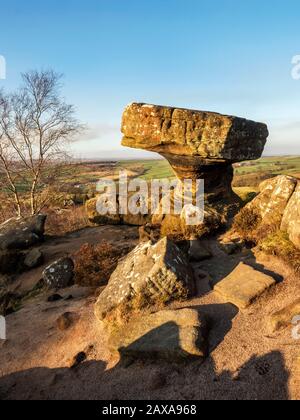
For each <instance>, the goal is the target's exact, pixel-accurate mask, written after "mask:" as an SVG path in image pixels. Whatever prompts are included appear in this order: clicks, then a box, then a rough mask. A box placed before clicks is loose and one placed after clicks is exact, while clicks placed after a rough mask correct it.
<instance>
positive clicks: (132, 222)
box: [85, 197, 151, 226]
mask: <svg viewBox="0 0 300 420" xmlns="http://www.w3.org/2000/svg"><path fill="white" fill-rule="evenodd" d="M97 200H98V197H95V198H92V199H91V200H88V201H87V202H86V204H85V208H86V214H87V216H88V219H89V221H90V222H91V223H92V224H95V225H129V226H143V225H146V224H147V223H149V222H150V221H151V215H147V214H146V215H144V214H137V215H133V214H130V213H129V214H120V213H119V211H117V213H116V214H110V213H108V214H107V215H101V214H100V213H99V212H98V210H97ZM117 208H118V206H117Z"/></svg>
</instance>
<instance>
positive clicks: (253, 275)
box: [214, 263, 276, 309]
mask: <svg viewBox="0 0 300 420" xmlns="http://www.w3.org/2000/svg"><path fill="white" fill-rule="evenodd" d="M275 283H276V282H275V280H274V279H273V277H270V276H268V275H266V274H264V273H261V272H260V271H257V270H255V269H254V268H252V267H250V266H249V265H246V264H244V263H240V264H239V265H238V266H237V268H236V269H235V270H233V272H232V273H230V274H229V276H227V277H226V278H225V279H224V280H222V281H221V282H220V283H218V284H217V285H216V286H215V287H214V290H215V292H217V293H218V294H220V295H221V296H222V298H223V299H224V300H225V301H226V302H228V303H232V304H233V305H235V306H237V307H238V308H239V309H246V308H247V307H248V306H250V305H251V303H252V302H253V301H254V300H255V299H256V298H258V297H259V296H260V295H262V294H263V293H264V292H265V291H266V290H268V289H269V288H270V287H271V286H273V285H274V284H275Z"/></svg>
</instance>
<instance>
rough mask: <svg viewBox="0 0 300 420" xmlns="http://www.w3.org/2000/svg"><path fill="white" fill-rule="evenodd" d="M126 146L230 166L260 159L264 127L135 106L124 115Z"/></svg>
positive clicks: (184, 111) (207, 114) (201, 113)
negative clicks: (234, 163) (226, 162)
mask: <svg viewBox="0 0 300 420" xmlns="http://www.w3.org/2000/svg"><path fill="white" fill-rule="evenodd" d="M122 133H123V134H124V138H123V141H122V144H123V146H128V147H134V148H140V149H146V150H152V151H154V152H158V153H161V154H166V153H167V154H171V155H177V156H200V157H202V158H204V159H213V160H214V159H217V160H219V159H221V160H226V161H231V162H238V161H243V160H251V159H257V158H259V157H260V156H261V154H262V152H263V149H264V146H265V144H266V140H267V137H268V134H269V133H268V128H267V126H266V125H265V124H261V123H256V122H253V121H248V120H246V119H243V118H237V117H233V116H227V115H221V114H217V113H212V112H204V111H194V110H188V109H177V108H172V107H166V106H157V105H147V104H139V103H133V104H131V105H129V106H128V107H127V108H126V109H125V112H124V114H123V120H122Z"/></svg>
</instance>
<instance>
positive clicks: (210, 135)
mask: <svg viewBox="0 0 300 420" xmlns="http://www.w3.org/2000/svg"><path fill="white" fill-rule="evenodd" d="M122 133H123V135H124V137H123V140H122V145H123V146H127V147H133V148H139V149H145V150H149V151H152V152H157V153H160V154H161V155H162V156H163V157H165V158H166V159H167V160H168V161H169V162H170V164H171V166H172V168H173V169H174V172H175V174H176V175H177V177H178V179H179V180H180V181H181V184H183V181H184V180H193V181H194V186H193V190H194V191H193V192H195V191H196V187H195V181H196V180H203V181H204V188H205V194H204V199H205V211H206V215H207V214H208V215H211V214H213V211H214V210H216V211H217V212H218V213H219V216H218V217H214V223H211V222H210V221H211V217H210V218H209V219H207V218H206V220H204V222H198V225H195V226H196V227H195V228H193V229H191V231H190V232H189V229H186V224H185V223H184V221H183V220H182V215H178V214H171V215H167V218H165V217H163V218H162V220H163V221H164V223H163V224H164V226H163V227H162V234H163V235H164V234H166V235H168V236H170V237H172V235H173V231H174V229H173V228H172V229H171V230H170V231H169V230H168V227H169V226H172V225H173V226H174V225H177V226H180V225H181V226H183V227H182V228H181V227H179V230H178V232H177V234H180V232H181V233H182V234H183V236H185V237H186V239H191V238H193V237H201V236H202V235H203V234H205V233H207V231H209V232H211V231H213V230H215V229H217V228H219V227H220V225H221V224H222V223H223V222H225V223H226V221H227V219H228V218H229V217H230V216H231V215H232V214H233V213H235V212H236V211H237V210H238V208H239V205H240V200H239V198H238V197H237V196H236V194H235V193H234V192H233V190H232V187H231V184H232V180H233V168H232V164H233V163H234V162H240V161H244V160H251V159H258V158H259V157H261V155H262V152H263V149H264V146H265V144H266V141H267V137H268V129H267V126H266V125H265V124H262V123H256V122H253V121H248V120H246V119H242V118H237V117H233V116H227V115H220V114H216V113H211V112H203V111H193V110H188V109H176V108H171V107H163V106H156V105H147V104H138V103H133V104H131V105H129V106H128V107H127V108H126V109H125V111H124V114H123V120H122ZM175 193H176V191H175ZM181 194H182V193H181ZM181 199H182V196H181ZM169 216H171V218H170V217H169ZM155 219H157V217H156V216H155ZM165 219H167V220H165ZM175 219H177V220H175ZM215 222H217V223H215ZM152 223H153V224H156V220H154V219H153V220H152ZM200 225H201V226H200ZM179 236H180V235H179ZM187 236H188V237H187Z"/></svg>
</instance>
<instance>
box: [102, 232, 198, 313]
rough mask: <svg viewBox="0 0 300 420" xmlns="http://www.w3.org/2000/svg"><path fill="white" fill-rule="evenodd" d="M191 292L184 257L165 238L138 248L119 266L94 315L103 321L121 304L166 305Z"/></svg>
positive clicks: (192, 286) (189, 271) (191, 279)
mask: <svg viewBox="0 0 300 420" xmlns="http://www.w3.org/2000/svg"><path fill="white" fill-rule="evenodd" d="M194 292H195V283H194V273H193V270H192V268H191V267H190V266H189V263H188V261H187V258H186V256H185V254H184V253H183V252H182V251H180V249H179V248H178V247H177V246H176V245H175V244H174V243H173V242H172V241H170V240H168V239H167V238H164V239H161V240H160V241H159V242H158V243H156V244H155V245H153V244H152V243H151V242H147V243H142V244H140V245H139V246H137V247H136V248H135V249H134V250H133V251H132V252H131V253H130V254H128V255H127V256H126V257H125V258H124V259H123V260H122V261H121V262H120V263H119V265H118V266H117V268H116V270H115V272H114V273H113V274H112V276H111V278H110V280H109V283H108V286H107V287H106V288H105V289H104V291H103V292H102V293H101V295H100V297H99V298H98V301H97V303H96V305H95V313H96V316H97V317H98V319H99V320H101V321H103V320H104V319H105V318H106V317H107V316H108V315H110V314H111V313H112V312H113V311H114V310H116V309H117V308H118V307H119V306H120V305H122V304H129V305H130V304H133V305H134V302H135V301H145V302H147V303H148V304H156V303H166V302H168V301H171V300H174V299H180V298H187V297H188V296H190V295H192V294H194ZM128 307H129V306H128ZM128 310H129V309H128Z"/></svg>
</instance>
